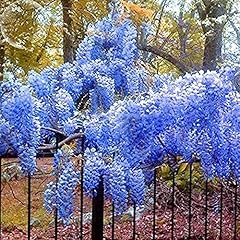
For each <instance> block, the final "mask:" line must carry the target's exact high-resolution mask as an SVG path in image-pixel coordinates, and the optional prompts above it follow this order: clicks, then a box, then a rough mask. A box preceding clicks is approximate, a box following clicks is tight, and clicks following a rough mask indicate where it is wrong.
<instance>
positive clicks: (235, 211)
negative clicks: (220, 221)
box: [233, 182, 238, 240]
mask: <svg viewBox="0 0 240 240" xmlns="http://www.w3.org/2000/svg"><path fill="white" fill-rule="evenodd" d="M237 193H238V183H237V182H236V184H235V185H234V235H233V239H234V240H236V239H237V227H238V226H237V215H238V210H237V200H238V196H237Z"/></svg>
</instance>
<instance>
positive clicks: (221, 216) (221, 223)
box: [219, 180, 223, 240]
mask: <svg viewBox="0 0 240 240" xmlns="http://www.w3.org/2000/svg"><path fill="white" fill-rule="evenodd" d="M219 227H220V229H219V231H220V234H219V240H222V239H223V238H222V235H223V230H222V228H223V183H222V180H221V181H220V226H219Z"/></svg>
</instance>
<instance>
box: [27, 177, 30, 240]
mask: <svg viewBox="0 0 240 240" xmlns="http://www.w3.org/2000/svg"><path fill="white" fill-rule="evenodd" d="M27 179H28V204H27V206H28V222H27V224H28V229H27V232H28V240H30V239H31V173H28V177H27Z"/></svg>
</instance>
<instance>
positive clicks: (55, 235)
mask: <svg viewBox="0 0 240 240" xmlns="http://www.w3.org/2000/svg"><path fill="white" fill-rule="evenodd" d="M58 144H59V136H58V134H57V133H56V152H57V151H58ZM56 168H57V170H56V191H57V189H58V174H59V173H58V171H59V169H58V166H57V167H56ZM57 202H58V199H57V192H56V207H55V212H54V239H55V240H57V239H58V207H57Z"/></svg>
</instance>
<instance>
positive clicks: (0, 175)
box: [0, 158, 2, 239]
mask: <svg viewBox="0 0 240 240" xmlns="http://www.w3.org/2000/svg"><path fill="white" fill-rule="evenodd" d="M0 177H1V178H0V239H1V238H2V158H0Z"/></svg>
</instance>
